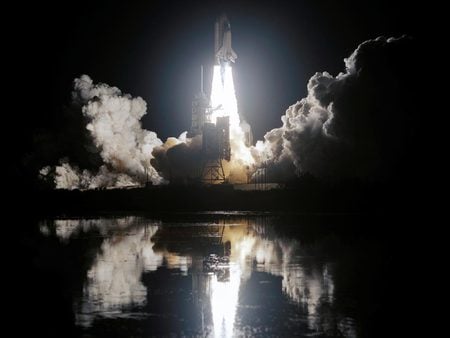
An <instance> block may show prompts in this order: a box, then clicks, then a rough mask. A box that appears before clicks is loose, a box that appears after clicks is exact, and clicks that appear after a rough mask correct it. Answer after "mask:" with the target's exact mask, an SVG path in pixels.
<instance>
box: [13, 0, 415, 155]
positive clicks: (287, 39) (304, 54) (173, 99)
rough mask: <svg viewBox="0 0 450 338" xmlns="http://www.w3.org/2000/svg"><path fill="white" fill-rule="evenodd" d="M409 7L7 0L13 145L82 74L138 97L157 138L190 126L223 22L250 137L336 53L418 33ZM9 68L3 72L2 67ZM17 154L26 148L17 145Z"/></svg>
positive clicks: (336, 61)
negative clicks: (10, 3)
mask: <svg viewBox="0 0 450 338" xmlns="http://www.w3.org/2000/svg"><path fill="white" fill-rule="evenodd" d="M416 6H417V5H413V3H412V2H406V1H397V2H396V1H389V2H384V1H375V0H369V1H354V0H346V1H345V0H344V1H333V0H321V1H320V0H315V1H293V2H283V1H273V2H272V1H255V2H243V1H228V2H217V1H214V2H211V3H209V2H198V1H197V2H187V1H186V2H180V1H167V0H165V1H118V0H108V1H86V0H80V1H71V2H63V3H61V4H56V5H55V4H50V3H42V2H39V3H34V4H27V3H21V4H18V7H20V8H17V9H16V10H15V11H14V10H13V14H14V17H15V18H16V20H15V22H16V25H17V26H20V28H21V29H17V30H16V31H15V33H14V36H12V38H11V48H10V50H12V51H14V53H12V55H13V59H14V60H12V61H11V63H10V67H7V68H9V69H7V70H8V71H9V72H11V76H12V78H13V80H12V82H13V83H14V88H16V89H17V91H18V92H16V95H17V96H18V100H21V105H20V108H19V109H20V113H19V112H17V113H16V118H17V120H19V121H20V123H21V124H22V126H23V127H24V128H22V130H23V131H24V134H26V135H24V138H23V139H24V140H25V141H24V145H23V147H24V148H27V147H29V146H30V142H31V143H32V135H34V134H36V132H37V133H39V130H52V129H55V128H58V125H57V122H56V121H57V119H56V118H55V117H56V116H57V115H58V114H60V112H61V107H62V106H63V105H64V104H67V103H68V102H69V100H70V91H71V86H72V81H73V79H74V78H75V77H78V76H80V75H81V74H88V75H89V76H91V77H92V78H93V79H94V81H95V82H105V83H108V84H110V85H114V86H117V87H119V88H120V89H121V90H122V91H123V92H126V93H130V94H131V95H132V96H141V97H143V98H144V99H145V100H146V101H147V103H148V115H147V116H146V117H145V118H144V121H143V122H144V127H146V128H148V129H150V130H154V131H156V132H157V133H158V135H159V136H160V138H162V139H165V138H166V137H167V136H178V134H180V133H181V132H182V131H184V130H187V129H189V126H190V109H191V108H190V106H191V99H192V96H193V94H195V93H196V92H197V91H198V88H199V74H198V73H199V67H200V65H201V64H204V65H205V67H206V78H205V80H206V88H207V89H208V84H209V82H210V75H211V74H210V69H211V66H212V61H213V56H212V54H213V52H212V49H213V25H214V21H215V19H216V17H217V16H218V15H219V14H220V13H222V12H226V13H227V14H228V16H229V18H230V20H231V25H232V32H233V48H234V50H235V51H236V52H237V54H238V56H239V58H238V60H237V63H236V65H235V67H234V74H235V83H236V90H237V96H238V103H239V107H240V112H241V114H242V115H243V116H244V118H245V119H247V120H248V121H249V122H250V124H251V125H252V127H253V130H254V133H255V136H256V137H257V138H261V137H262V136H263V135H264V133H265V132H266V131H267V130H269V129H271V128H274V127H277V126H279V125H280V123H281V122H280V116H281V115H283V114H284V112H285V110H286V108H287V107H288V106H289V105H291V104H293V103H295V102H296V101H297V100H299V99H301V98H302V97H304V96H305V94H306V83H307V81H308V79H309V78H310V77H311V76H312V75H313V74H314V73H315V72H317V71H328V72H330V73H331V74H333V75H336V74H337V73H338V72H340V71H343V70H344V63H343V58H344V57H347V56H349V54H350V53H351V52H352V51H353V50H354V49H355V48H356V47H357V46H358V44H359V43H361V42H362V41H364V40H367V39H371V38H375V37H377V36H380V35H385V36H400V35H403V34H408V35H412V36H415V35H416V34H417V29H418V26H417V14H418V9H417V7H416ZM9 72H8V73H9ZM22 150H25V151H26V149H22Z"/></svg>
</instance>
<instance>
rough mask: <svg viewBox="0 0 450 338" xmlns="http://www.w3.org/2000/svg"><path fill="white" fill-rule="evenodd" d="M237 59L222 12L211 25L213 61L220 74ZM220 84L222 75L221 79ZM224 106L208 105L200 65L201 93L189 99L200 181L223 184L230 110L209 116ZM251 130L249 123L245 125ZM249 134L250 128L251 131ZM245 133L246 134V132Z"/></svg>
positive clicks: (227, 154) (226, 20)
mask: <svg viewBox="0 0 450 338" xmlns="http://www.w3.org/2000/svg"><path fill="white" fill-rule="evenodd" d="M236 59H237V54H236V53H235V52H234V50H233V49H232V47H231V25H230V21H229V20H228V18H227V16H226V15H225V14H222V15H221V16H220V17H219V18H218V19H217V20H216V23H215V26H214V64H215V66H219V67H220V68H221V75H222V76H223V73H224V70H225V68H226V67H230V64H231V63H234V62H235V60H236ZM221 80H222V83H223V78H222V79H221ZM217 109H221V110H222V109H224V107H222V106H221V105H220V106H218V107H211V104H210V101H209V99H208V98H207V96H206V94H205V92H204V90H203V66H202V67H201V73H200V93H198V94H197V95H195V97H194V100H193V101H192V123H191V129H190V131H189V134H188V135H189V137H195V136H198V135H201V137H202V150H201V164H200V166H199V167H200V168H199V176H200V177H199V180H200V181H201V182H203V183H207V184H217V183H225V182H226V181H227V177H226V175H225V170H224V167H223V161H230V158H231V146H230V112H229V111H223V112H222V113H221V114H219V115H221V116H218V117H216V118H215V120H214V119H213V118H212V115H213V113H214V111H216V110H217ZM248 129H249V130H250V126H248ZM250 133H251V131H250ZM246 134H247V133H246Z"/></svg>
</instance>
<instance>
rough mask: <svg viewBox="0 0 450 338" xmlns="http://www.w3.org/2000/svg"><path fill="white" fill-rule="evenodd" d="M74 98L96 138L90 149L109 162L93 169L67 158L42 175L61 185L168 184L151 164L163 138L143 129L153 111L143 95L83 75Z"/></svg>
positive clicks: (117, 185)
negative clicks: (145, 120)
mask: <svg viewBox="0 0 450 338" xmlns="http://www.w3.org/2000/svg"><path fill="white" fill-rule="evenodd" d="M72 101H73V102H72V106H73V107H81V114H82V116H83V119H84V123H85V128H86V130H87V131H88V135H89V137H88V141H89V142H90V144H89V145H87V147H86V149H89V150H90V151H91V152H94V153H98V154H99V155H100V157H101V161H102V163H103V164H102V165H100V166H99V167H97V168H96V169H94V171H92V170H89V169H82V168H79V167H78V166H77V165H76V163H71V162H70V159H62V160H60V165H57V166H54V167H50V166H48V167H45V168H43V169H42V170H41V171H40V174H41V176H43V177H46V178H49V177H50V178H52V179H53V181H54V184H55V186H56V188H58V189H76V188H78V189H92V188H98V187H123V186H128V185H139V184H143V183H144V182H145V181H146V180H147V179H149V180H151V182H152V183H154V184H160V183H162V182H163V179H162V177H161V176H160V175H159V174H158V173H157V171H156V170H155V169H154V168H153V167H152V165H151V164H150V160H151V159H152V158H153V157H152V150H153V148H155V147H157V146H160V145H162V142H161V140H160V139H158V137H157V135H156V133H154V132H151V131H147V130H144V129H142V127H141V123H140V119H141V118H142V117H143V116H144V115H145V114H146V109H147V104H146V103H145V101H144V100H143V99H142V98H140V97H137V98H132V97H131V96H130V95H128V94H122V92H121V91H120V90H119V89H118V88H116V87H110V86H108V85H106V84H102V83H99V84H94V83H93V81H92V79H91V78H90V77H89V76H87V75H82V76H81V77H80V78H77V79H75V80H74V88H73V92H72Z"/></svg>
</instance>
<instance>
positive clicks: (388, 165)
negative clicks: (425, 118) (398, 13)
mask: <svg viewBox="0 0 450 338" xmlns="http://www.w3.org/2000/svg"><path fill="white" fill-rule="evenodd" d="M412 42H413V41H412V39H410V38H408V37H401V38H398V39H396V38H388V39H386V38H384V37H379V38H377V39H375V40H368V41H365V42H363V43H362V44H360V45H359V46H358V48H357V49H356V50H355V51H354V52H353V53H352V54H351V55H350V57H348V58H346V59H345V60H344V62H345V67H346V71H345V73H340V74H338V75H337V76H332V75H330V74H329V73H327V72H322V73H316V74H315V75H314V76H312V77H311V79H310V80H309V82H308V85H307V89H308V95H307V97H306V98H303V99H301V100H300V101H298V102H297V103H295V104H294V105H292V106H290V107H289V108H288V109H287V111H286V113H285V115H284V116H282V118H281V120H282V123H283V124H282V126H281V127H280V128H276V129H273V130H271V131H269V132H268V133H266V135H265V136H264V141H258V142H257V144H256V146H255V147H254V148H253V149H252V153H253V156H254V157H255V159H256V162H257V163H258V164H259V165H262V163H264V164H265V165H266V166H267V167H268V169H269V170H268V172H269V175H270V176H271V177H270V178H271V179H275V180H285V179H288V178H289V177H293V176H295V175H301V174H304V173H310V174H313V175H314V176H318V177H324V178H345V177H358V178H371V179H385V178H389V177H391V176H392V175H396V174H398V171H400V170H401V169H402V167H403V166H406V165H407V164H408V163H411V162H412V159H411V157H412V151H413V148H414V143H415V142H417V141H415V140H414V138H413V136H414V135H415V128H416V126H417V118H418V116H417V108H416V107H415V103H414V102H413V100H412V99H411V98H412V97H414V93H415V90H417V89H415V87H416V86H417V85H416V83H415V81H414V72H413V70H412V68H411V64H412V62H414V58H415V57H416V56H417V52H416V51H415V50H414V44H413V43H412Z"/></svg>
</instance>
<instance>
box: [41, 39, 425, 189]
mask: <svg viewBox="0 0 450 338" xmlns="http://www.w3.org/2000/svg"><path fill="white" fill-rule="evenodd" d="M415 49H416V48H415V44H414V41H413V40H412V39H410V38H408V37H401V38H397V39H396V38H388V39H387V38H384V37H379V38H377V39H375V40H368V41H365V42H363V43H362V44H360V45H359V46H358V48H357V49H356V50H355V51H354V52H353V53H352V54H351V55H350V56H349V57H348V58H346V59H345V60H344V62H345V72H344V73H339V74H338V75H337V76H333V75H331V74H329V73H328V72H322V73H316V74H315V75H314V76H312V77H311V79H310V80H309V82H308V84H307V90H308V94H307V96H306V97H305V98H303V99H301V100H300V101H298V102H297V103H295V104H294V105H292V106H290V107H289V108H288V109H287V111H286V113H285V115H283V116H282V118H281V120H282V126H281V127H279V128H276V129H273V130H271V131H269V132H268V133H266V135H265V136H264V140H263V141H258V142H257V143H256V145H255V146H254V147H252V148H249V147H248V146H247V145H246V144H245V133H244V131H243V129H242V125H241V121H240V117H239V114H238V110H237V102H236V96H235V93H234V84H233V78H232V72H231V67H228V68H226V69H225V70H226V71H225V72H224V76H225V78H224V80H223V81H219V80H218V74H220V72H219V71H218V68H217V69H216V70H215V73H217V74H216V75H215V76H216V78H215V79H213V86H212V87H213V89H212V93H211V105H212V107H213V108H214V113H213V116H212V118H213V120H215V118H216V117H217V116H221V115H222V114H225V112H226V113H227V114H229V116H230V145H231V161H229V162H228V161H224V167H225V172H226V174H227V175H228V180H229V182H231V183H236V182H245V181H246V180H247V175H248V174H249V173H252V172H255V170H257V169H258V168H259V167H262V166H264V167H267V177H268V180H269V181H286V180H289V179H290V178H295V177H297V176H301V175H302V174H306V173H309V174H312V175H313V176H316V177H321V178H334V179H335V178H338V179H342V178H362V179H367V178H369V179H374V180H378V179H385V178H392V177H399V176H402V175H404V173H406V172H409V171H410V169H411V168H412V167H413V166H414V163H417V159H416V157H417V155H416V148H417V146H418V144H419V143H420V140H419V139H418V138H417V134H418V128H417V125H418V116H419V114H418V109H417V104H416V102H415V101H414V99H415V98H417V97H418V95H417V93H418V90H417V89H418V88H417V84H416V81H415V73H414V69H415V68H417V55H418V54H417V51H416V50H415ZM217 67H218V66H217ZM69 111H70V112H71V113H70V114H69V116H71V119H69V122H70V127H69V128H68V129H67V130H66V131H64V135H63V137H60V138H59V140H63V142H61V144H63V143H67V145H66V146H65V148H64V147H62V150H61V151H60V152H59V153H58V154H59V155H58V158H59V159H60V160H59V164H57V165H53V166H47V167H44V168H42V169H41V170H40V175H41V177H43V178H45V179H47V180H51V181H52V182H53V183H54V185H55V186H56V187H57V188H65V189H75V188H78V189H91V188H97V187H124V186H136V185H142V184H143V183H145V182H146V181H148V180H150V181H151V182H152V183H153V184H161V183H163V182H167V181H170V182H180V181H181V182H184V183H187V182H193V181H196V180H198V178H199V177H200V176H201V173H200V170H201V161H202V139H201V135H199V136H195V137H193V138H188V137H187V136H186V132H184V133H182V134H181V135H180V136H179V137H178V138H175V137H169V138H168V139H167V141H166V142H165V143H163V142H162V141H161V140H160V139H158V137H157V135H156V134H155V133H154V132H151V131H147V130H145V129H142V127H141V122H140V119H141V118H142V117H143V116H144V115H145V114H146V103H145V101H144V100H143V99H142V98H140V97H137V98H132V97H131V96H130V95H128V94H122V92H121V91H120V90H119V89H118V88H116V87H111V86H108V85H106V84H101V83H100V84H94V83H93V81H92V79H90V78H89V77H88V76H87V75H83V76H81V77H80V78H78V79H75V80H74V88H73V93H72V105H71V109H70V110H69ZM77 116H78V120H77V118H76V117H77ZM80 117H81V119H80ZM74 121H75V122H77V121H78V122H77V123H74ZM212 122H215V121H212ZM78 129H80V130H82V132H81V133H80V132H78V133H77V132H74V130H78ZM64 130H65V129H64ZM53 143H57V144H58V145H59V143H60V142H53ZM80 143H82V144H83V147H82V148H80V149H78V151H76V152H74V151H72V149H74V148H76V147H79V146H78V145H77V144H80ZM74 145H77V146H74ZM47 163H49V164H51V163H50V162H47Z"/></svg>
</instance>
